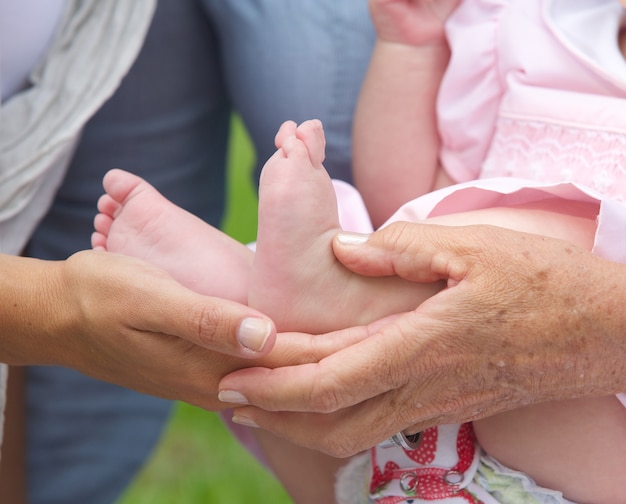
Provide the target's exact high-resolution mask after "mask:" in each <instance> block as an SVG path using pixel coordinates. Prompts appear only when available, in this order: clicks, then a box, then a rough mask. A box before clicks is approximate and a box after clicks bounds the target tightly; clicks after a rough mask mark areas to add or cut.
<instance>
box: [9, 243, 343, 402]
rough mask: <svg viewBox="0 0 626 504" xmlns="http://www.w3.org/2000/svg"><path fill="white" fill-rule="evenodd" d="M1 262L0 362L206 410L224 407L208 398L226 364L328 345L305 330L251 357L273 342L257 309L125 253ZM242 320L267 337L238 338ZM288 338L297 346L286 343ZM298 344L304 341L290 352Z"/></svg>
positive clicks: (317, 354) (229, 367) (291, 358)
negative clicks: (256, 347)
mask: <svg viewBox="0 0 626 504" xmlns="http://www.w3.org/2000/svg"><path fill="white" fill-rule="evenodd" d="M7 261H8V262H7ZM7 261H5V262H3V263H1V266H4V265H5V264H6V266H7V267H6V269H5V271H6V274H5V273H4V272H3V279H4V280H5V281H9V280H10V279H11V278H10V275H15V279H16V280H18V279H19V281H16V282H15V283H14V286H17V287H16V288H14V289H5V290H12V296H13V298H12V300H13V301H14V302H15V310H14V311H12V312H11V313H10V319H9V320H8V321H7V320H5V321H4V322H5V323H8V324H9V327H10V328H11V329H12V330H11V331H4V332H5V333H11V334H10V335H11V337H10V338H7V337H6V334H5V336H3V337H2V338H3V339H2V345H0V348H1V349H0V353H1V354H0V361H4V362H7V363H10V364H14V365H30V364H43V365H47V364H53V365H60V366H64V367H69V368H73V369H77V370H79V371H81V372H83V373H85V374H87V375H90V376H92V377H94V378H98V379H101V380H105V381H108V382H111V383H116V384H118V385H121V386H124V387H128V388H132V389H134V390H137V391H140V392H144V393H148V394H152V395H155V396H159V397H163V398H167V399H177V400H182V401H186V402H189V403H191V404H195V405H197V406H200V407H203V408H206V409H210V410H215V409H223V408H224V406H225V405H224V404H223V403H222V402H219V401H218V400H217V384H218V382H219V380H220V379H221V378H222V377H223V376H224V375H225V374H227V373H228V372H230V371H233V370H235V369H240V368H242V367H245V366H250V365H252V364H253V363H254V364H255V365H259V364H258V363H262V364H263V365H272V363H273V362H278V363H282V364H292V363H299V362H307V360H303V359H308V361H316V360H319V359H320V358H321V355H322V354H324V355H325V354H327V353H328V352H329V351H333V350H334V349H333V348H331V347H329V348H323V347H322V346H320V345H317V346H316V345H314V344H310V343H309V341H308V340H309V339H310V336H308V335H294V336H293V338H291V339H289V340H287V341H286V343H287V344H286V345H285V344H281V345H278V346H277V347H276V348H274V351H273V353H272V356H273V357H272V360H270V359H265V360H257V361H253V360H252V359H253V358H257V359H258V358H260V357H263V356H266V355H267V353H268V352H269V351H270V350H271V349H272V347H273V346H274V340H275V329H274V325H273V323H272V322H271V321H270V320H269V319H268V318H267V317H265V316H264V315H262V314H261V313H259V312H257V311H256V310H253V309H251V308H248V307H246V306H243V305H239V304H237V303H234V302H231V301H226V300H222V299H218V298H212V297H207V296H202V295H200V294H197V293H195V292H193V291H191V290H188V289H186V288H184V287H182V286H181V285H180V284H178V283H177V282H176V281H174V280H173V279H172V278H171V277H170V276H169V275H168V274H167V273H166V272H165V271H162V270H160V269H158V268H156V267H153V266H152V265H150V264H148V263H145V262H142V261H140V260H137V259H134V258H130V257H126V256H121V255H117V254H113V253H109V252H95V251H84V252H79V253H78V254H75V255H73V256H72V257H70V258H69V259H68V260H67V261H59V262H50V261H38V260H34V259H25V258H11V257H8V258H7ZM4 285H5V286H6V284H4ZM22 288H23V289H24V291H23V292H24V296H20V293H21V291H20V289H22ZM18 299H20V300H21V299H23V300H25V301H18ZM5 306H6V304H5ZM18 310H19V311H18ZM244 321H245V322H244ZM250 321H253V322H254V321H256V322H257V324H259V327H258V329H259V330H260V333H261V334H260V336H261V337H263V336H267V340H266V343H265V347H264V348H263V350H262V351H259V352H253V351H251V350H249V349H248V348H245V347H243V346H242V345H241V343H240V339H241V335H242V327H243V328H244V329H243V332H244V333H245V332H247V334H248V336H249V335H250V334H249V329H250V324H249V323H250ZM242 323H243V324H244V325H243V326H242ZM254 326H255V324H254V323H253V324H252V327H254ZM246 328H247V329H246ZM4 329H7V327H6V326H5V327H4ZM264 331H265V332H264ZM296 343H297V344H298V348H297V351H296V350H290V345H292V344H296ZM320 343H321V342H320ZM337 343H340V340H337ZM300 347H306V348H308V349H309V350H308V351H306V352H304V353H302V354H301V355H298V354H300V353H301V352H300ZM335 349H336V348H335ZM281 357H282V358H283V359H282V360H276V359H280V358H281Z"/></svg>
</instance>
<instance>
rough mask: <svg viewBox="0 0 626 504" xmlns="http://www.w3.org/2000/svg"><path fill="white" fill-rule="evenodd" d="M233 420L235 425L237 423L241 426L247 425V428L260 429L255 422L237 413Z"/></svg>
mask: <svg viewBox="0 0 626 504" xmlns="http://www.w3.org/2000/svg"><path fill="white" fill-rule="evenodd" d="M232 420H233V423H236V424H239V425H245V426H246V427H254V428H255V429H258V428H259V426H258V424H257V423H256V422H255V421H254V420H252V419H251V418H249V417H247V416H244V415H238V414H237V413H235V414H234V415H233V418H232Z"/></svg>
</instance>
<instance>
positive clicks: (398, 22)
mask: <svg viewBox="0 0 626 504" xmlns="http://www.w3.org/2000/svg"><path fill="white" fill-rule="evenodd" d="M459 2H460V0H370V1H369V7H370V14H371V17H372V21H373V23H374V27H375V28H376V33H377V35H378V38H379V39H380V40H381V41H384V42H392V43H397V44H404V45H411V46H420V45H424V44H429V43H433V42H443V41H444V25H445V22H446V20H447V19H448V16H449V15H450V14H451V13H452V11H453V10H454V9H455V8H456V7H457V5H458V4H459Z"/></svg>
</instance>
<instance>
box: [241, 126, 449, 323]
mask: <svg viewBox="0 0 626 504" xmlns="http://www.w3.org/2000/svg"><path fill="white" fill-rule="evenodd" d="M276 143H277V146H278V150H277V152H276V153H275V154H274V155H273V156H272V157H271V158H270V159H269V160H268V161H267V163H266V164H265V167H264V168H263V172H262V174H261V181H260V188H259V230H258V237H257V248H256V253H255V256H254V264H253V268H252V274H251V281H250V293H249V304H250V306H253V307H254V308H257V309H259V310H261V311H263V312H264V313H267V314H268V315H270V316H271V317H272V318H273V319H274V322H275V323H276V325H277V327H278V329H279V330H281V331H288V330H299V331H307V332H312V333H319V332H326V331H330V330H333V329H338V328H343V327H348V326H353V325H358V324H363V323H367V322H370V321H373V320H376V319H378V318H381V317H383V316H386V315H390V314H392V313H398V312H402V311H407V310H412V309H414V308H416V307H417V306H418V305H419V304H420V303H421V302H422V301H424V300H425V299H426V298H427V297H430V296H431V295H433V294H434V293H435V292H437V291H438V290H439V289H440V288H441V285H440V284H438V283H437V284H415V283H410V282H406V281H404V280H401V279H399V278H365V277H360V276H357V275H354V274H352V273H350V272H349V271H348V270H346V269H345V268H344V267H343V266H342V265H341V264H340V263H339V262H338V261H337V260H336V259H335V256H334V254H333V252H332V248H331V240H332V238H333V236H334V235H335V233H336V232H337V231H339V230H340V227H339V220H338V217H337V202H336V198H335V192H334V190H333V186H332V183H331V181H330V177H329V176H328V174H327V173H326V170H325V169H324V167H323V166H322V161H323V159H324V132H323V130H322V125H321V123H320V122H319V121H316V120H313V121H307V122H305V123H303V124H301V125H300V126H298V127H297V128H296V127H295V125H294V124H293V123H285V124H284V125H283V127H282V128H281V130H280V131H279V133H278V135H277V140H276Z"/></svg>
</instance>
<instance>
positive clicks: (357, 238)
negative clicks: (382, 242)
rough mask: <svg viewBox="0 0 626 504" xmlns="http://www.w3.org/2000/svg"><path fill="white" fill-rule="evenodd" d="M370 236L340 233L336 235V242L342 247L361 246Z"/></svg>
mask: <svg viewBox="0 0 626 504" xmlns="http://www.w3.org/2000/svg"><path fill="white" fill-rule="evenodd" d="M369 237H370V235H368V234H363V233H346V232H345V231H341V232H339V233H337V240H338V241H339V242H340V243H343V244H344V245H361V244H362V243H365V242H366V241H367V240H369Z"/></svg>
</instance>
